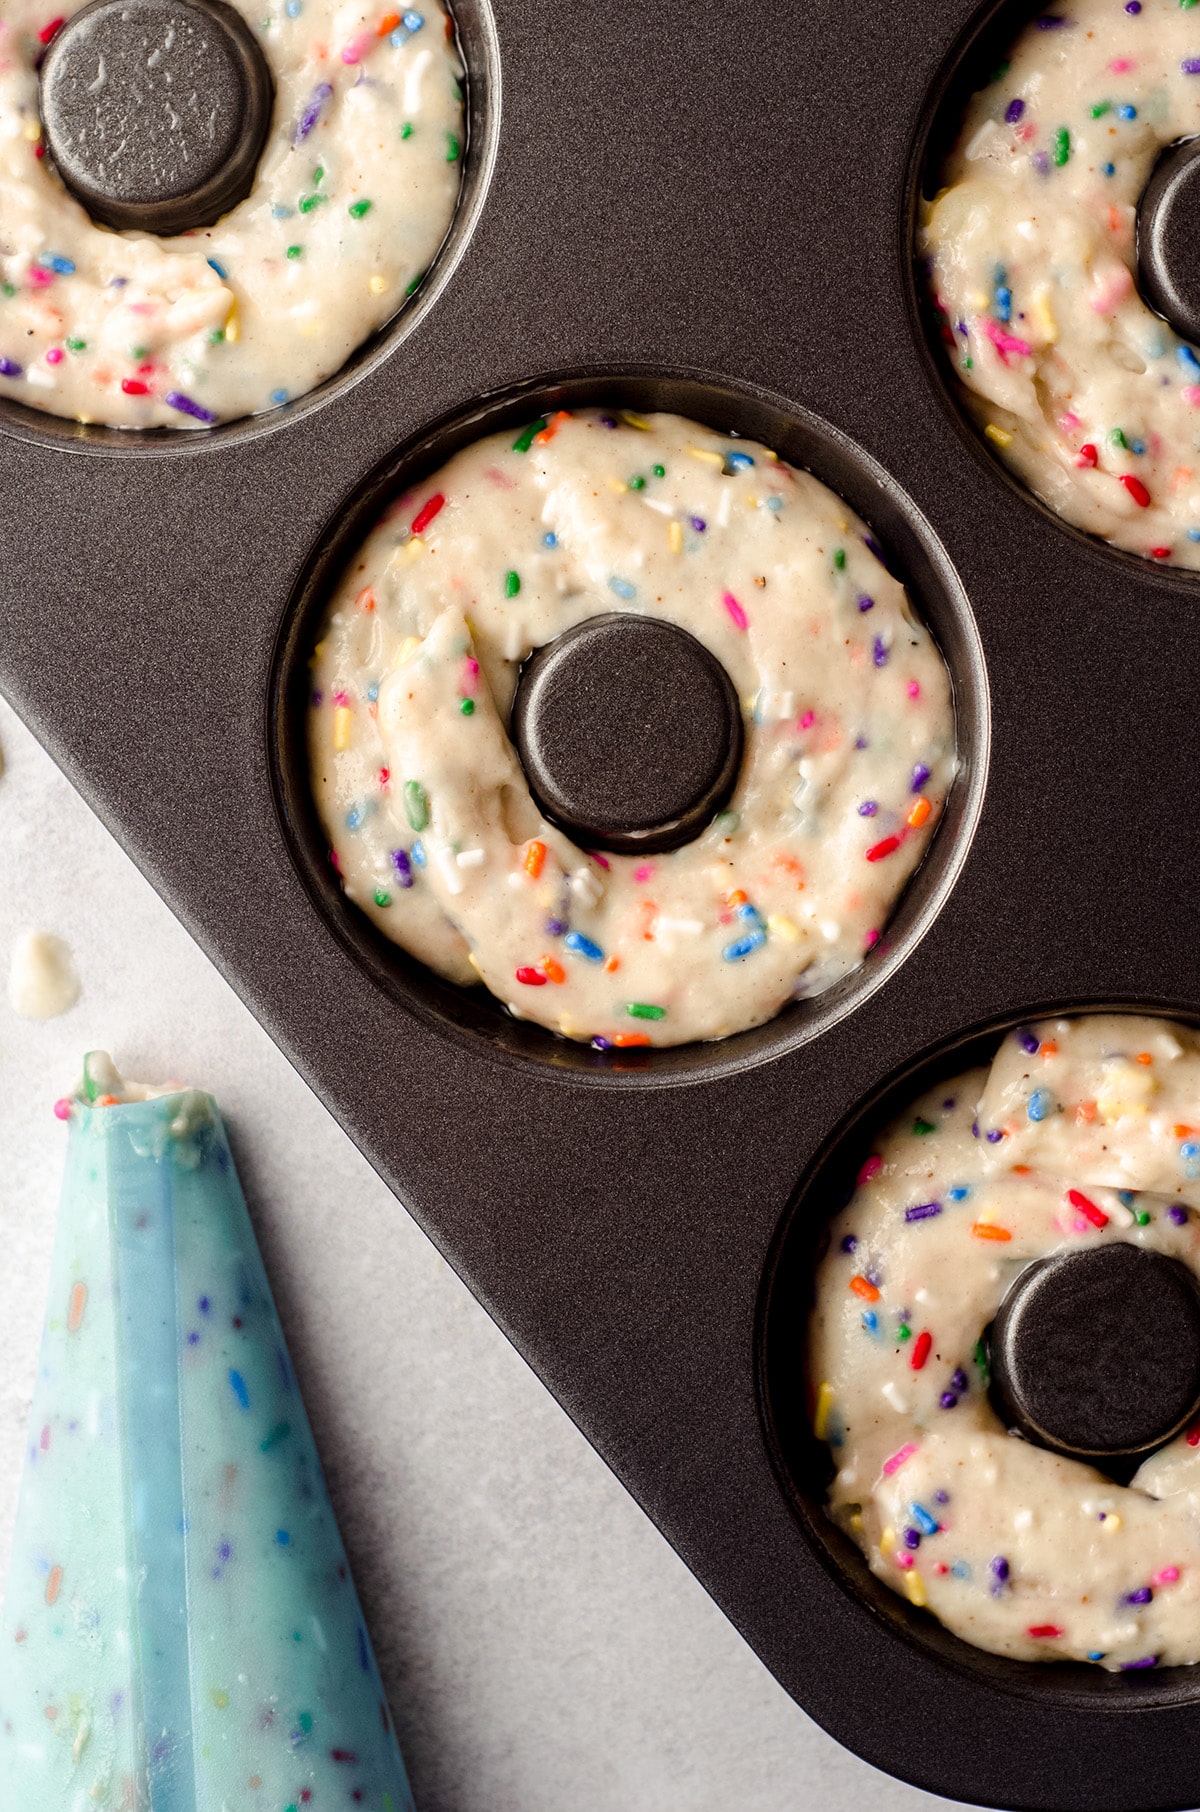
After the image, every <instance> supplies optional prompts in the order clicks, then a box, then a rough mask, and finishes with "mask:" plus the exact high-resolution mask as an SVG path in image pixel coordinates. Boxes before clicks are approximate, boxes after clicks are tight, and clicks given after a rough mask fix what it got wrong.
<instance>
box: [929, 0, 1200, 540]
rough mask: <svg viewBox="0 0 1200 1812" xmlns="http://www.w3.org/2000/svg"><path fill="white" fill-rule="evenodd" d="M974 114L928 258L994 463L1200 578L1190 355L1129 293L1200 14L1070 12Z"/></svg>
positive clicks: (946, 178) (1055, 502)
mask: <svg viewBox="0 0 1200 1812" xmlns="http://www.w3.org/2000/svg"><path fill="white" fill-rule="evenodd" d="M1009 56H1010V62H1009V64H1008V65H1007V66H1006V67H1005V69H1004V71H1003V73H1002V74H1001V75H1000V76H999V77H998V78H997V79H996V80H995V81H994V82H993V83H992V85H991V86H990V87H988V88H986V89H984V90H983V91H982V92H981V93H979V94H977V95H976V96H975V97H974V99H973V100H972V102H971V104H970V106H969V108H968V109H967V114H966V118H965V120H964V122H963V127H962V131H961V133H960V135H959V140H958V145H957V148H956V150H955V151H954V153H953V154H952V156H951V157H950V159H949V162H948V164H947V166H946V168H945V170H944V172H943V173H942V177H941V181H942V183H943V185H944V186H943V187H942V189H941V192H940V194H939V195H938V196H937V198H936V200H935V201H934V202H933V203H932V205H931V206H930V207H928V208H927V210H926V217H925V224H924V227H923V230H922V233H921V247H922V250H923V252H924V253H926V254H927V255H928V257H929V260H930V263H931V275H930V283H931V287H932V291H933V295H934V298H935V300H936V303H937V306H938V308H939V309H940V310H941V312H942V314H943V316H944V321H945V330H946V338H947V340H948V342H949V356H950V358H951V360H952V362H953V366H954V370H955V371H956V373H957V375H958V377H959V379H960V380H961V382H962V384H963V386H964V388H965V391H966V395H967V399H968V401H969V403H970V406H971V410H972V413H973V415H974V416H975V417H976V419H977V420H978V422H979V423H980V425H981V427H982V429H983V431H984V433H985V434H986V435H987V437H988V440H989V442H990V444H991V445H992V446H993V448H994V449H995V450H996V451H997V452H999V453H1000V455H1001V456H1002V458H1003V459H1004V460H1005V461H1006V462H1007V463H1008V464H1009V465H1010V466H1011V467H1012V468H1013V470H1014V471H1015V472H1016V473H1017V474H1018V475H1019V476H1020V477H1021V478H1022V479H1023V480H1024V481H1025V483H1026V484H1028V485H1029V487H1030V489H1031V490H1033V491H1035V492H1036V493H1037V495H1038V496H1039V497H1041V498H1043V499H1044V500H1045V502H1046V503H1048V504H1049V505H1050V506H1051V508H1052V509H1054V510H1056V511H1057V512H1058V514H1059V515H1060V516H1063V517H1065V518H1066V520H1067V521H1068V522H1072V523H1074V524H1076V525H1077V526H1078V527H1079V528H1082V529H1087V530H1088V531H1089V532H1090V533H1092V534H1094V535H1099V536H1102V537H1104V539H1106V540H1108V541H1110V542H1112V543H1113V544H1114V545H1116V546H1117V547H1122V548H1127V549H1129V550H1130V551H1131V552H1133V553H1137V554H1142V555H1146V556H1149V557H1151V558H1153V559H1156V560H1163V561H1173V562H1175V563H1176V564H1179V565H1184V566H1200V356H1198V355H1197V353H1196V351H1195V349H1194V348H1193V347H1191V346H1190V345H1188V344H1186V343H1185V342H1184V341H1183V340H1181V339H1180V338H1179V337H1178V336H1177V335H1176V334H1175V333H1174V332H1173V331H1172V330H1171V328H1170V327H1168V326H1167V324H1166V323H1165V322H1164V321H1163V320H1161V319H1160V317H1159V316H1158V315H1157V314H1155V313H1154V312H1153V310H1152V309H1151V308H1150V307H1149V305H1148V304H1147V303H1146V302H1144V301H1143V300H1142V298H1141V296H1140V295H1139V293H1138V287H1137V266H1136V248H1135V222H1136V210H1137V203H1138V200H1139V198H1140V196H1141V193H1142V190H1143V189H1144V187H1145V185H1146V182H1147V180H1148V179H1149V176H1150V173H1151V171H1152V169H1153V167H1154V164H1155V162H1156V160H1157V158H1158V155H1159V153H1160V151H1161V150H1162V149H1163V147H1164V146H1167V145H1170V144H1172V143H1173V142H1174V141H1175V140H1177V139H1182V138H1188V137H1193V136H1195V135H1196V134H1200V11H1197V10H1195V9H1194V8H1192V7H1191V6H1181V5H1180V0H1141V3H1140V5H1134V6H1129V5H1126V4H1123V0H1070V4H1068V5H1065V6H1063V7H1062V8H1056V9H1055V11H1054V13H1053V14H1051V15H1046V16H1043V18H1041V19H1038V20H1036V21H1034V23H1033V24H1031V25H1030V26H1029V27H1028V28H1027V29H1026V30H1025V31H1024V32H1023V33H1022V34H1021V36H1020V37H1019V38H1018V39H1017V41H1016V43H1015V44H1014V46H1013V48H1012V50H1011V52H1010V53H1009Z"/></svg>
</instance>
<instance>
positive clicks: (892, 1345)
mask: <svg viewBox="0 0 1200 1812" xmlns="http://www.w3.org/2000/svg"><path fill="white" fill-rule="evenodd" d="M1197 1177H1200V1038H1198V1037H1197V1035H1196V1033H1195V1032H1194V1031H1192V1030H1190V1029H1189V1028H1186V1027H1183V1026H1179V1025H1175V1024H1172V1023H1168V1022H1165V1021H1163V1020H1155V1019H1143V1018H1134V1017H1130V1016H1126V1015H1093V1016H1088V1017H1081V1018H1078V1019H1073V1020H1060V1021H1057V1022H1053V1023H1047V1024H1044V1025H1039V1026H1034V1027H1022V1028H1020V1029H1019V1030H1018V1031H1016V1032H1014V1033H1012V1034H1011V1035H1010V1036H1009V1037H1008V1038H1007V1039H1006V1040H1005V1041H1004V1044H1003V1045H1002V1046H1001V1049H1000V1051H999V1053H998V1055H997V1057H996V1059H995V1061H994V1062H993V1064H992V1066H991V1068H990V1070H989V1069H986V1068H985V1069H977V1070H972V1071H971V1072H969V1073H968V1074H967V1075H964V1076H960V1077H958V1078H957V1079H956V1080H955V1081H952V1082H949V1083H943V1084H941V1085H940V1086H939V1087H937V1088H935V1089H932V1090H930V1091H929V1092H928V1093H927V1094H926V1095H924V1096H923V1097H922V1098H921V1099H919V1100H918V1101H916V1102H915V1103H914V1105H913V1107H912V1108H911V1109H910V1110H909V1111H908V1112H907V1113H904V1114H902V1115H900V1116H899V1117H898V1118H897V1119H896V1120H895V1121H894V1122H893V1124H892V1125H891V1126H890V1127H889V1128H888V1129H887V1130H886V1131H885V1133H884V1134H883V1136H882V1137H881V1138H880V1139H879V1140H878V1141H877V1142H876V1145H875V1147H874V1149H873V1151H872V1154H871V1156H870V1157H869V1158H868V1159H867V1161H866V1163H865V1164H864V1166H863V1168H862V1170H861V1171H860V1173H859V1179H858V1188H857V1190H856V1193H855V1194H854V1196H853V1197H852V1199H851V1201H850V1203H849V1205H848V1206H847V1207H846V1208H845V1209H844V1210H843V1211H842V1212H841V1213H840V1214H839V1215H837V1216H836V1217H835V1219H834V1220H833V1222H832V1223H831V1225H830V1229H829V1246H828V1252H827V1254H826V1256H825V1257H824V1258H823V1259H822V1261H821V1264H820V1266H819V1269H818V1275H817V1292H816V1307H815V1309H814V1312H813V1316H812V1321H811V1326H810V1335H809V1339H810V1350H809V1359H810V1376H811V1378H812V1379H813V1381H814V1386H815V1398H814V1428H815V1431H816V1433H817V1435H818V1437H819V1438H821V1439H823V1440H825V1441H827V1442H828V1443H829V1445H830V1447H831V1449H832V1451H833V1455H834V1459H835V1461H836V1465H837V1476H836V1478H835V1480H834V1483H833V1486H832V1487H831V1492H830V1510H831V1514H832V1515H833V1517H834V1519H835V1520H836V1521H837V1522H838V1523H839V1524H840V1525H841V1526H842V1527H843V1528H844V1529H846V1531H847V1532H848V1533H849V1534H850V1536H851V1537H852V1538H853V1540H854V1541H855V1542H857V1544H858V1545H859V1547H861V1548H862V1550H863V1551H864V1553H865V1554H866V1555H867V1557H868V1559H869V1561H870V1564H871V1567H872V1570H873V1571H874V1572H875V1573H877V1574H878V1575H879V1577H880V1578H881V1579H883V1580H884V1581H885V1582H886V1583H887V1584H888V1585H890V1586H891V1587H892V1588H893V1590H895V1591H897V1592H901V1593H903V1594H904V1595H905V1596H906V1597H907V1598H908V1599H909V1600H910V1602H911V1603H913V1604H916V1605H919V1606H925V1607H928V1609H929V1610H930V1611H932V1612H933V1614H934V1615H935V1616H936V1617H938V1618H939V1619H940V1620H941V1622H942V1623H944V1624H945V1625H946V1626H947V1628H949V1629H951V1630H953V1631H954V1633H955V1634H956V1635H958V1636H961V1637H963V1638H964V1640H966V1641H967V1642H971V1643H973V1644H974V1645H975V1646H976V1647H978V1648H983V1649H989V1650H991V1651H992V1652H993V1653H996V1654H1003V1655H1012V1656H1016V1657H1018V1658H1020V1659H1023V1660H1031V1661H1052V1660H1064V1659H1072V1660H1076V1661H1091V1662H1096V1663H1098V1664H1100V1665H1101V1666H1103V1667H1105V1668H1109V1669H1136V1668H1144V1667H1151V1666H1156V1665H1164V1666H1165V1665H1169V1664H1175V1663H1188V1664H1191V1663H1194V1662H1196V1661H1197V1660H1200V1423H1197V1424H1196V1425H1194V1426H1193V1427H1191V1428H1189V1429H1188V1430H1186V1431H1185V1432H1184V1433H1183V1434H1180V1435H1179V1436H1177V1437H1176V1438H1175V1439H1174V1440H1173V1441H1170V1442H1169V1443H1168V1444H1167V1445H1166V1446H1164V1447H1162V1448H1161V1449H1160V1450H1159V1451H1158V1452H1157V1453H1155V1454H1153V1455H1152V1456H1151V1457H1150V1458H1148V1459H1147V1460H1145V1461H1144V1462H1143V1464H1142V1465H1141V1467H1140V1468H1139V1470H1138V1471H1137V1473H1136V1474H1135V1476H1134V1478H1133V1480H1132V1481H1131V1483H1130V1485H1129V1486H1128V1487H1125V1486H1121V1485H1118V1484H1115V1483H1113V1481H1112V1480H1111V1479H1109V1478H1108V1477H1106V1476H1105V1475H1104V1474H1102V1473H1099V1472H1097V1471H1094V1470H1093V1469H1092V1468H1091V1467H1090V1466H1087V1465H1085V1464H1083V1463H1081V1462H1079V1461H1077V1460H1072V1459H1067V1458H1063V1457H1060V1456H1058V1455H1056V1454H1053V1453H1051V1452H1049V1451H1047V1450H1045V1449H1042V1448H1039V1447H1036V1446H1033V1445H1032V1444H1030V1443H1028V1442H1026V1441H1024V1440H1022V1439H1020V1438H1019V1437H1016V1436H1013V1435H1010V1434H1008V1433H1007V1431H1006V1430H1005V1428H1004V1426H1003V1424H1002V1423H1001V1421H1000V1420H999V1418H998V1417H997V1415H996V1413H995V1411H994V1410H993V1409H992V1407H991V1404H990V1402H989V1398H988V1394H987V1385H988V1361H987V1351H986V1344H985V1342H984V1339H983V1335H984V1330H985V1329H986V1328H987V1327H988V1326H989V1324H990V1323H991V1321H992V1319H993V1317H994V1315H995V1313H996V1310H997V1308H998V1307H999V1305H1000V1302H1001V1300H1002V1298H1003V1297H1004V1295H1005V1294H1006V1292H1007V1290H1008V1287H1009V1285H1010V1284H1011V1283H1012V1281H1013V1280H1014V1278H1015V1277H1016V1276H1017V1275H1018V1273H1019V1272H1020V1271H1021V1270H1022V1269H1023V1268H1024V1267H1025V1266H1026V1265H1027V1264H1029V1263H1030V1262H1031V1261H1032V1260H1034V1259H1037V1258H1041V1257H1042V1256H1044V1255H1045V1254H1047V1253H1050V1252H1056V1251H1059V1250H1061V1249H1062V1248H1064V1247H1069V1248H1074V1247H1077V1246H1079V1245H1080V1244H1083V1245H1085V1246H1086V1245H1097V1244H1100V1243H1103V1242H1107V1241H1112V1240H1127V1241H1130V1242H1132V1243H1134V1244H1136V1245H1140V1246H1145V1247H1148V1248H1150V1249H1152V1250H1154V1251H1156V1252H1163V1253H1167V1254H1169V1255H1170V1256H1172V1257H1174V1258H1177V1259H1180V1260H1182V1262H1183V1263H1184V1264H1186V1265H1188V1266H1189V1267H1190V1269H1191V1270H1192V1271H1194V1272H1196V1273H1197V1274H1198V1275H1200V1220H1198V1218H1197V1205H1198V1204H1200V1185H1198V1184H1197V1182H1196V1181H1195V1180H1194V1179H1195V1178H1197Z"/></svg>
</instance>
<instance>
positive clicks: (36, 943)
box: [8, 931, 80, 1019]
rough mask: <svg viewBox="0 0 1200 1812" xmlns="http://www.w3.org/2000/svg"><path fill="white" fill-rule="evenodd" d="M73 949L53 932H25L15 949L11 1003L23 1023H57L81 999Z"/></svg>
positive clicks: (10, 990)
mask: <svg viewBox="0 0 1200 1812" xmlns="http://www.w3.org/2000/svg"><path fill="white" fill-rule="evenodd" d="M79 991H80V990H79V976H78V974H77V973H76V969H75V959H74V957H73V956H72V955H71V947H70V945H69V944H67V943H65V942H64V940H63V939H62V938H60V937H55V935H54V933H53V932H51V931H26V932H23V933H22V934H21V936H20V937H19V938H18V939H17V941H16V943H15V944H14V945H13V952H12V960H11V963H10V966H9V972H8V1000H9V1005H10V1006H11V1007H12V1010H13V1012H14V1013H18V1014H20V1016H21V1018H22V1019H57V1017H58V1015H59V1014H60V1013H66V1012H67V1011H68V1010H69V1009H70V1008H71V1007H73V1006H74V1005H75V1002H76V1001H77V1000H78V999H79Z"/></svg>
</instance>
